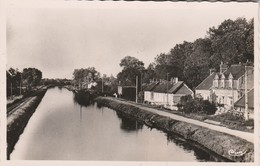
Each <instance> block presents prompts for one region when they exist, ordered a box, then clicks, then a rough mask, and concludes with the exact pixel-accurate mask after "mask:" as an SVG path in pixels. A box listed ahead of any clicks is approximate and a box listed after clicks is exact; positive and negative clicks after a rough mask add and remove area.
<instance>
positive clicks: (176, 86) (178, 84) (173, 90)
mask: <svg viewBox="0 0 260 166" xmlns="http://www.w3.org/2000/svg"><path fill="white" fill-rule="evenodd" d="M181 85H183V81H178V82H177V83H176V84H174V85H173V86H172V87H171V89H169V91H168V93H175V92H176V91H178V89H180V87H181Z"/></svg>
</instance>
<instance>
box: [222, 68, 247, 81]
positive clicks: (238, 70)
mask: <svg viewBox="0 0 260 166" xmlns="http://www.w3.org/2000/svg"><path fill="white" fill-rule="evenodd" d="M230 73H231V74H232V76H233V79H234V80H237V79H238V78H239V77H241V76H242V75H244V74H245V65H243V64H236V65H231V66H230V67H229V68H228V69H227V70H226V71H225V72H224V73H223V74H224V75H225V77H226V78H228V76H229V74H230Z"/></svg>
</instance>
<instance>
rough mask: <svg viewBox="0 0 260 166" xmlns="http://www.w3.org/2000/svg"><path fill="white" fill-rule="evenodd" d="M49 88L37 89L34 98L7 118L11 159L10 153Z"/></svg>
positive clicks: (8, 154)
mask: <svg viewBox="0 0 260 166" xmlns="http://www.w3.org/2000/svg"><path fill="white" fill-rule="evenodd" d="M46 91H47V88H44V89H40V90H39V91H37V92H36V93H35V94H34V95H33V96H32V98H31V99H30V100H29V101H27V102H26V103H24V104H23V105H22V106H21V107H19V108H18V109H17V110H15V111H14V112H13V113H12V114H11V115H10V116H9V117H8V118H7V159H8V160H9V159H10V154H11V153H12V151H13V150H14V146H15V144H16V143H17V141H18V140H19V137H20V135H21V134H22V133H23V131H24V128H25V127H26V125H27V123H28V121H29V119H30V118H31V116H32V115H33V113H34V112H35V110H36V108H37V107H38V105H39V103H40V102H41V100H42V98H43V96H44V95H45V93H46Z"/></svg>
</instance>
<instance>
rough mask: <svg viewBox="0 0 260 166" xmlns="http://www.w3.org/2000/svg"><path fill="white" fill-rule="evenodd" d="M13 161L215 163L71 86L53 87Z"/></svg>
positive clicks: (23, 135)
mask: <svg viewBox="0 0 260 166" xmlns="http://www.w3.org/2000/svg"><path fill="white" fill-rule="evenodd" d="M11 160H119V161H122V160H124V161H193V162H194V161H215V160H218V159H217V158H216V157H214V156H213V155H211V154H209V153H208V152H205V151H203V150H201V149H199V148H197V147H194V146H191V145H190V144H189V143H187V142H185V141H183V140H180V139H178V138H177V137H175V136H169V135H168V134H166V133H164V132H162V131H159V130H157V129H150V128H149V127H147V126H145V125H144V124H142V123H140V122H137V121H135V120H133V119H129V118H127V117H124V116H123V115H120V114H119V113H117V112H116V111H114V110H112V109H109V108H107V107H98V106H97V104H95V103H94V104H91V105H88V106H83V105H80V104H79V103H78V101H77V100H76V98H75V96H74V94H73V92H71V91H68V90H67V89H60V88H57V87H56V88H51V89H49V90H48V91H47V92H46V94H45V96H44V98H43V99H42V102H41V103H40V105H39V106H38V108H37V110H36V111H35V113H34V115H33V116H32V117H31V119H30V121H29V123H28V124H27V126H26V128H25V130H24V132H23V134H22V135H21V136H20V138H19V141H18V142H17V144H16V145H15V149H14V151H13V152H12V154H11Z"/></svg>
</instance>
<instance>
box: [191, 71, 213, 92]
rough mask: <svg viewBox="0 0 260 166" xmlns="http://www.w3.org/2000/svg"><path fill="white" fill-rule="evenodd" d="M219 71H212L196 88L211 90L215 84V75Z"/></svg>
mask: <svg viewBox="0 0 260 166" xmlns="http://www.w3.org/2000/svg"><path fill="white" fill-rule="evenodd" d="M216 74H217V73H215V72H214V73H212V74H211V75H209V76H208V77H207V78H206V79H205V80H203V81H202V82H201V83H200V84H199V85H198V86H197V87H196V88H195V89H196V90H209V89H210V88H211V87H212V85H213V80H214V77H215V75H216Z"/></svg>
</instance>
